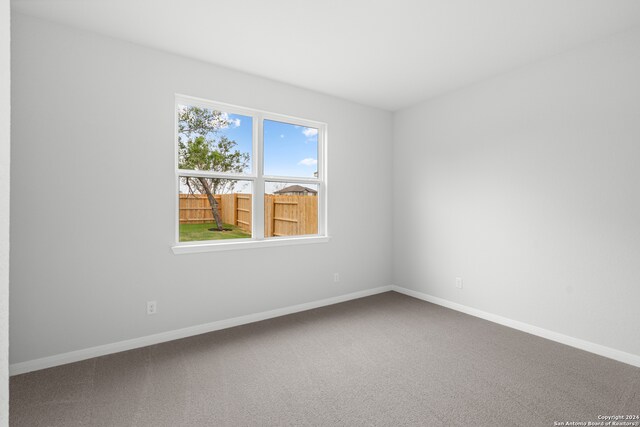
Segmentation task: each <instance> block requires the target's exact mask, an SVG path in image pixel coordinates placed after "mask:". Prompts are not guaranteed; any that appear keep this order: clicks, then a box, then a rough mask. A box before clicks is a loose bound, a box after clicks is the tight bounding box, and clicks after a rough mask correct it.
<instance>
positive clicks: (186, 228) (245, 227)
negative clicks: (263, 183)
mask: <svg viewBox="0 0 640 427" xmlns="http://www.w3.org/2000/svg"><path fill="white" fill-rule="evenodd" d="M209 196H211V197H209ZM178 197H179V199H180V200H179V202H180V206H179V212H180V215H179V218H180V225H179V227H180V233H179V234H180V241H181V242H193V241H202V240H225V239H247V238H251V206H252V189H251V182H250V181H238V180H231V179H219V178H194V177H184V176H182V177H180V192H179V194H178ZM214 208H215V212H217V215H214Z"/></svg>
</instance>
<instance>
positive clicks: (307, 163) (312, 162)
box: [298, 157, 318, 166]
mask: <svg viewBox="0 0 640 427" xmlns="http://www.w3.org/2000/svg"><path fill="white" fill-rule="evenodd" d="M298 164H299V165H303V166H315V165H317V164H318V161H317V160H316V159H312V158H311V157H307V158H306V159H302V160H300V161H299V162H298Z"/></svg>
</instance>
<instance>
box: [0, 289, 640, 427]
mask: <svg viewBox="0 0 640 427" xmlns="http://www.w3.org/2000/svg"><path fill="white" fill-rule="evenodd" d="M10 411H11V412H10V421H11V426H15V427H18V426H30V427H31V426H172V427H175V426H254V425H255V426H271V425H274V426H277V425H291V426H309V425H311V426H319V425H323V426H324V425H326V426H334V425H339V426H360V425H376V426H377V425H380V426H404V425H406V426H438V425H446V426H552V425H554V421H558V422H560V421H562V422H566V421H597V417H598V415H613V414H640V369H639V368H634V367H632V366H630V365H626V364H623V363H618V362H615V361H613V360H609V359H605V358H602V357H599V356H596V355H593V354H590V353H586V352H584V351H580V350H577V349H574V348H571V347H567V346H564V345H562V344H558V343H554V342H551V341H547V340H545V339H542V338H538V337H535V336H533V335H528V334H525V333H522V332H519V331H515V330H513V329H509V328H506V327H503V326H500V325H497V324H494V323H491V322H487V321H484V320H481V319H477V318H474V317H471V316H467V315H465V314H461V313H458V312H455V311H452V310H448V309H446V308H442V307H439V306H437V305H433V304H429V303H426V302H424V301H420V300H417V299H413V298H410V297H407V296H404V295H400V294H398V293H394V292H389V293H385V294H380V295H375V296H371V297H368V298H363V299H359V300H355V301H349V302H346V303H342V304H337V305H333V306H330V307H324V308H319V309H315V310H310V311H306V312H303V313H297V314H293V315H289V316H284V317H280V318H276V319H271V320H266V321H263V322H258V323H253V324H250V325H245V326H240V327H236V328H231V329H226V330H223V331H217V332H212V333H208V334H204V335H199V336H196V337H191V338H186V339H182V340H177V341H173V342H169V343H164V344H159V345H154V346H150V347H145V348H141V349H137V350H131V351H127V352H123V353H118V354H113V355H109V356H103V357H99V358H95V359H91V360H86V361H83V362H78V363H73V364H69V365H64V366H59V367H56V368H51V369H46V370H42V371H37V372H33V373H29V374H24V375H19V376H15V377H13V378H12V379H11V401H10Z"/></svg>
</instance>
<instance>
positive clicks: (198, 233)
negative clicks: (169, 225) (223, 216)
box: [180, 222, 251, 242]
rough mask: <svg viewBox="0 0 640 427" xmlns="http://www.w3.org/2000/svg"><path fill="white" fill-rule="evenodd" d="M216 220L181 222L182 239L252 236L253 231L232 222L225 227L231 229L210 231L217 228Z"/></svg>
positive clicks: (221, 238) (189, 240)
mask: <svg viewBox="0 0 640 427" xmlns="http://www.w3.org/2000/svg"><path fill="white" fill-rule="evenodd" d="M215 226H216V224H215V223H214V222H208V223H205V224H180V241H181V242H194V241H197V240H225V239H246V238H250V237H251V233H247V232H246V231H244V230H241V229H240V228H238V227H236V226H235V225H231V224H224V226H223V228H230V229H231V230H230V231H209V229H210V228H215Z"/></svg>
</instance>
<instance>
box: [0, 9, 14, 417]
mask: <svg viewBox="0 0 640 427" xmlns="http://www.w3.org/2000/svg"><path fill="white" fill-rule="evenodd" d="M10 17H11V13H10V12H9V0H0V426H6V425H9V418H8V416H7V414H8V413H9V370H8V367H9V164H10V159H11V156H10V153H9V151H10V150H9V146H10V145H9V134H10V132H9V127H10V123H11V120H10V110H11V104H10V86H11V85H10V76H9V75H10V70H11V66H10V56H11V55H10V52H11V44H10V42H9V39H10V30H9V28H10V26H9V23H10V20H11V19H10Z"/></svg>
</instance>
